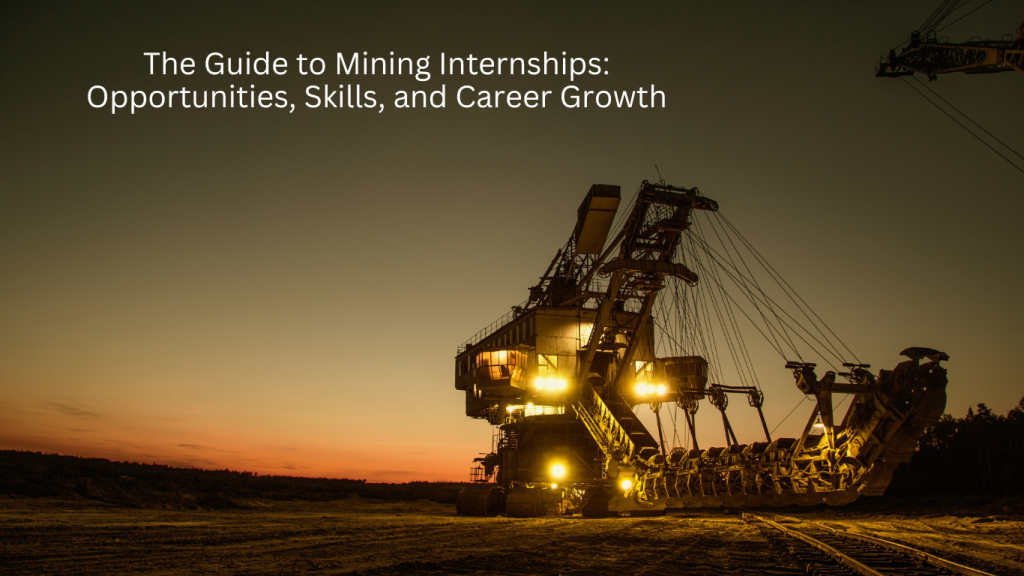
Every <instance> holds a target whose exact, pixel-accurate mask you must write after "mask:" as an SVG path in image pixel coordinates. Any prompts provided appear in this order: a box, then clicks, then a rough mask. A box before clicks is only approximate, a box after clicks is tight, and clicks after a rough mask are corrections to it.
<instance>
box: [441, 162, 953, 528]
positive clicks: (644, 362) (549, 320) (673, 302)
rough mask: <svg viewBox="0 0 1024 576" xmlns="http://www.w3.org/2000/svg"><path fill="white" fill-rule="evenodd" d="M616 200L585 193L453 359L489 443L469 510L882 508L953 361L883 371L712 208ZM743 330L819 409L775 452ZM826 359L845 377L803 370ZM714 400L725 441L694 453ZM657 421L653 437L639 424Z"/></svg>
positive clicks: (670, 192) (936, 405) (916, 360)
mask: <svg viewBox="0 0 1024 576" xmlns="http://www.w3.org/2000/svg"><path fill="white" fill-rule="evenodd" d="M619 203H620V189H619V187H618V186H607V185H594V186H593V187H591V189H590V191H589V192H588V193H587V195H586V197H585V198H584V200H583V203H582V204H581V205H580V207H579V209H578V211H577V221H576V226H575V229H574V230H573V232H572V234H571V235H570V236H569V239H568V241H567V242H566V243H565V245H564V246H563V247H562V248H561V249H560V250H558V252H557V253H556V255H555V257H554V259H553V260H552V261H551V264H550V265H549V266H548V268H547V270H546V271H545V272H544V275H543V276H542V277H541V279H540V282H539V283H538V284H537V285H535V286H533V287H532V288H530V293H529V298H528V299H527V300H526V301H524V302H523V303H522V304H520V305H517V306H513V307H512V310H511V312H509V313H508V314H506V315H505V316H503V317H502V318H500V319H498V320H497V321H496V322H494V323H493V324H491V325H490V326H488V327H487V328H484V329H483V330H481V331H480V332H479V333H477V334H476V335H475V336H474V337H473V338H471V339H469V340H468V341H467V342H466V343H464V344H462V345H461V346H459V348H458V352H457V355H456V358H455V388H456V389H458V390H460V391H462V392H463V393H464V394H465V398H466V415H467V416H470V417H473V418H480V419H484V420H487V421H488V422H489V423H490V424H491V425H492V426H494V434H493V438H492V446H491V451H490V452H489V453H486V454H483V455H482V456H481V457H480V458H477V459H476V460H475V464H474V466H473V467H472V468H471V479H472V480H473V481H474V482H475V484H474V485H472V486H470V487H467V488H464V489H463V490H462V491H461V492H460V493H459V495H458V499H457V509H458V512H459V513H460V514H467V515H495V514H499V513H505V514H507V515H509V516H518V517H527V516H537V515H542V514H554V513H560V514H573V513H581V514H582V515H583V516H604V515H608V514H609V513H628V514H630V515H638V514H648V513H649V514H658V513H663V512H664V510H666V509H668V508H685V507H709V506H710V507H714V506H729V507H739V506H785V505H792V504H797V505H814V504H821V503H825V504H829V505H842V504H847V503H849V502H852V501H853V500H855V499H857V498H858V497H859V496H860V495H862V494H867V495H879V494H882V493H883V492H884V491H885V488H886V486H887V485H888V484H889V482H890V480H891V478H892V474H893V471H894V469H895V468H896V466H897V465H898V464H900V463H901V462H906V461H908V460H909V458H910V456H911V454H912V453H913V452H914V449H915V446H916V443H917V440H918V438H919V436H920V435H921V434H922V432H923V431H924V430H925V428H927V427H928V426H930V425H932V424H933V423H935V422H936V421H937V420H938V418H939V416H940V415H941V414H942V412H943V409H944V408H945V403H946V392H945V387H946V370H945V369H944V368H943V367H942V366H940V362H942V361H944V360H948V358H949V357H948V356H947V355H946V354H944V353H942V352H939V351H937V350H933V349H930V348H920V347H913V348H907V349H906V350H904V351H903V352H902V355H903V356H906V357H907V360H906V361H904V362H902V363H900V364H898V365H897V366H896V367H895V369H893V370H881V371H879V372H878V373H877V374H874V373H872V372H870V371H869V368H870V366H869V365H867V364H862V363H860V361H859V360H858V359H857V358H856V356H855V355H854V354H853V353H852V352H851V351H850V350H849V349H848V348H846V346H845V345H844V344H843V343H842V341H841V340H839V338H838V337H837V336H836V335H835V334H834V333H833V332H832V331H831V330H830V329H829V328H828V327H827V326H826V325H825V324H824V322H822V321H821V320H820V318H819V317H818V316H817V315H816V314H814V312H813V311H812V310H810V308H809V307H808V306H807V305H806V303H805V302H804V300H803V299H802V298H800V297H799V295H797V294H796V293H795V292H794V291H793V290H792V288H791V287H790V286H789V284H788V283H786V282H785V280H782V278H781V276H779V275H778V273H777V272H776V271H775V268H773V267H772V266H771V265H770V264H768V262H767V261H766V260H765V259H764V258H763V257H762V256H761V255H760V253H759V252H757V251H756V250H755V249H754V248H753V247H752V246H751V245H750V243H749V242H747V240H746V238H745V237H743V236H742V235H741V234H740V233H739V232H738V230H736V228H735V227H734V226H733V225H732V224H731V223H730V222H729V221H728V220H727V219H726V218H725V217H724V216H723V215H722V214H721V213H720V212H719V211H718V204H717V203H716V202H715V201H714V200H711V199H710V198H707V197H705V196H703V195H701V193H700V192H699V191H698V190H697V189H696V188H690V189H686V188H677V187H673V186H669V185H666V184H664V183H663V182H662V183H659V184H651V183H649V182H646V181H645V182H643V183H642V184H641V186H640V188H639V190H638V191H637V192H636V195H635V197H634V200H633V201H632V204H631V206H630V208H629V210H628V211H626V212H624V213H623V214H618V208H619ZM609 237H610V238H611V240H608V239H609ZM755 270H756V271H758V272H759V273H758V274H756V275H755V273H754V272H755ZM765 276H767V278H768V279H770V281H765V280H764V277H765ZM759 277H760V278H761V280H759V279H758V278H759ZM769 288H772V290H774V291H775V292H774V293H775V296H773V295H772V293H773V292H772V290H769ZM780 294H781V295H780ZM798 319H799V321H798ZM747 321H749V322H747ZM741 324H743V325H747V324H750V325H752V326H754V328H756V330H757V332H759V333H760V335H761V336H763V337H764V341H765V342H766V343H767V346H768V347H770V348H771V349H773V350H774V352H775V353H777V354H778V355H779V356H780V357H781V360H780V367H781V365H782V361H783V360H784V361H785V368H786V369H788V370H791V371H792V373H793V376H794V377H795V381H796V386H797V388H798V389H799V391H800V392H802V393H803V394H804V397H803V398H802V399H801V402H803V401H806V400H808V399H810V400H812V403H813V409H812V411H811V415H810V418H809V419H808V420H807V424H806V426H804V428H803V433H802V434H801V435H800V436H799V437H797V438H772V431H771V430H769V428H768V425H767V423H766V421H765V417H764V413H763V412H762V409H761V407H762V405H763V402H764V393H763V391H762V389H761V386H760V382H759V380H758V379H757V372H756V371H755V370H754V368H753V362H752V360H751V359H752V357H754V356H755V355H753V354H752V353H751V352H750V350H748V348H747V346H746V344H745V341H744V339H743V335H742V331H741V330H740V326H741ZM659 354H660V355H659ZM805 354H815V356H812V357H810V358H806V357H805ZM792 358H796V359H795V360H794V359H792ZM819 358H820V359H821V360H819V361H824V362H827V363H828V365H829V366H830V367H832V368H834V369H832V370H827V371H825V373H824V375H823V376H821V377H819V376H818V375H817V373H816V368H817V367H816V364H815V363H811V362H807V361H806V360H807V359H819ZM840 365H841V368H840V367H839V366H840ZM736 395H739V396H742V397H745V398H746V400H747V401H748V403H749V404H750V406H751V407H752V408H754V409H755V410H756V412H757V414H758V416H759V418H760V424H761V427H762V428H763V432H764V438H763V439H762V441H758V442H751V443H748V444H741V443H740V442H739V441H738V440H737V438H736V434H735V432H734V431H733V427H732V425H731V423H730V420H729V418H728V416H727V415H726V407H727V405H728V401H729V397H730V396H736ZM836 395H842V396H843V399H840V401H839V402H837V403H834V402H833V398H834V397H836ZM701 400H707V401H708V403H710V404H711V406H713V407H714V408H715V409H717V411H718V412H719V413H720V415H721V420H722V430H723V431H724V435H725V439H726V442H725V444H726V445H725V446H720V447H714V448H706V449H702V448H701V447H700V446H699V445H698V443H697V434H696V425H697V418H696V416H697V411H698V408H699V406H700V403H701ZM846 400H852V402H851V403H850V405H849V406H848V408H847V410H846V412H845V415H844V416H843V417H842V419H841V420H838V419H837V418H836V417H835V416H834V413H835V412H836V410H837V409H839V408H841V407H842V404H843V403H844V402H845V401H846ZM645 406H649V407H650V409H651V410H653V412H654V416H655V418H656V421H657V431H656V432H657V434H658V437H657V438H655V437H654V435H652V433H651V432H650V431H649V430H648V429H647V427H645V426H644V424H643V423H642V422H641V421H640V419H639V416H638V412H637V410H638V409H639V408H643V407H645ZM798 407H799V405H798ZM665 408H670V410H665ZM794 410H795V409H794ZM663 412H668V413H669V415H670V416H671V417H672V419H673V422H675V421H676V417H677V415H681V418H679V420H685V428H683V429H682V435H683V436H684V437H685V442H684V441H682V440H679V438H680V436H679V430H678V429H675V428H674V429H673V434H674V437H673V438H670V440H673V447H672V448H671V449H669V448H668V445H669V443H668V442H667V441H666V438H665V437H666V430H665V427H664V426H663V417H662V413H663ZM750 414H751V415H752V414H753V411H751V412H750ZM791 414H792V412H791ZM679 428H682V426H680V427H679ZM675 440H679V441H678V442H675Z"/></svg>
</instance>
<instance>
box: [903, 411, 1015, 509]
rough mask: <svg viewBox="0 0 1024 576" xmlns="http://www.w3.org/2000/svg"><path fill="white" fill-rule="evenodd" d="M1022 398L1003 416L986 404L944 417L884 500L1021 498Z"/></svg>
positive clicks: (925, 437) (923, 441)
mask: <svg viewBox="0 0 1024 576" xmlns="http://www.w3.org/2000/svg"><path fill="white" fill-rule="evenodd" d="M1022 479H1024V398H1021V400H1020V402H1019V403H1018V404H1017V407H1016V408H1013V409H1011V410H1010V411H1009V413H1007V414H1006V416H1002V415H999V414H995V413H994V412H992V410H991V409H989V407H988V406H986V405H984V404H978V407H977V409H976V410H975V409H972V408H968V410H967V415H966V416H964V417H963V418H954V417H952V416H950V415H949V414H943V415H942V418H941V419H940V420H939V422H938V423H937V424H936V425H935V426H934V427H932V428H931V429H929V430H928V431H926V432H925V434H924V435H923V436H921V439H920V440H919V441H918V445H917V453H916V454H914V457H913V459H911V461H910V463H909V464H904V465H902V466H900V467H899V468H897V469H896V474H895V475H894V476H893V481H892V484H890V486H889V489H888V490H887V491H886V496H938V495H950V496H994V497H1006V496H1022V495H1024V480H1022Z"/></svg>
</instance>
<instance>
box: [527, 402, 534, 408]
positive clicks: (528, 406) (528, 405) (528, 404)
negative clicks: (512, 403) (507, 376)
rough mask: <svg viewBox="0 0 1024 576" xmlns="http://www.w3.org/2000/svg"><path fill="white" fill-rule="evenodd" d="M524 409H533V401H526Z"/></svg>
mask: <svg viewBox="0 0 1024 576" xmlns="http://www.w3.org/2000/svg"><path fill="white" fill-rule="evenodd" d="M526 409H527V410H533V402H527V403H526Z"/></svg>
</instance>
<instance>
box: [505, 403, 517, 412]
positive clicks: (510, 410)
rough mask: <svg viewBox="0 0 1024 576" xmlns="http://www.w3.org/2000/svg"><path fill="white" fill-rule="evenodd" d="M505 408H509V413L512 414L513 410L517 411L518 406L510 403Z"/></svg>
mask: <svg viewBox="0 0 1024 576" xmlns="http://www.w3.org/2000/svg"><path fill="white" fill-rule="evenodd" d="M505 410H508V411H509V413H510V414H511V413H512V412H515V411H516V407H515V406H513V405H511V404H509V405H508V406H506V407H505Z"/></svg>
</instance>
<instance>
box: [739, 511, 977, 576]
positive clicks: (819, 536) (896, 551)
mask: <svg viewBox="0 0 1024 576" xmlns="http://www.w3.org/2000/svg"><path fill="white" fill-rule="evenodd" d="M743 520H745V521H746V522H749V523H754V524H756V525H757V529H758V530H759V531H760V532H761V535H762V536H764V537H765V539H767V540H768V541H769V542H771V543H772V544H773V545H776V546H778V547H780V548H782V549H783V550H784V551H785V552H787V553H788V554H789V555H790V556H791V557H792V558H793V560H794V561H796V562H797V563H798V564H802V565H805V566H806V567H807V573H808V574H821V575H833V574H862V575H863V576H889V575H894V574H901V575H902V574H909V575H915V576H916V575H921V576H926V575H927V576H931V575H940V574H942V575H949V574H961V575H964V576H993V575H992V574H991V573H989V572H985V571H984V570H979V569H977V568H971V567H970V566H964V565H963V564H958V563H956V562H953V561H950V560H946V559H944V558H940V557H938V556H936V555H934V554H931V553H929V552H925V551H923V550H918V549H917V548H912V547H910V546H906V545H904V544H900V543H897V542H892V541H889V540H884V539H882V538H877V537H875V536H869V535H866V534H860V533H855V532H849V531H846V530H837V529H835V528H832V527H831V526H826V525H824V524H819V523H817V522H811V521H801V520H794V519H791V518H787V517H785V516H780V515H778V514H771V513H758V514H754V513H751V512H746V513H744V514H743Z"/></svg>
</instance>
